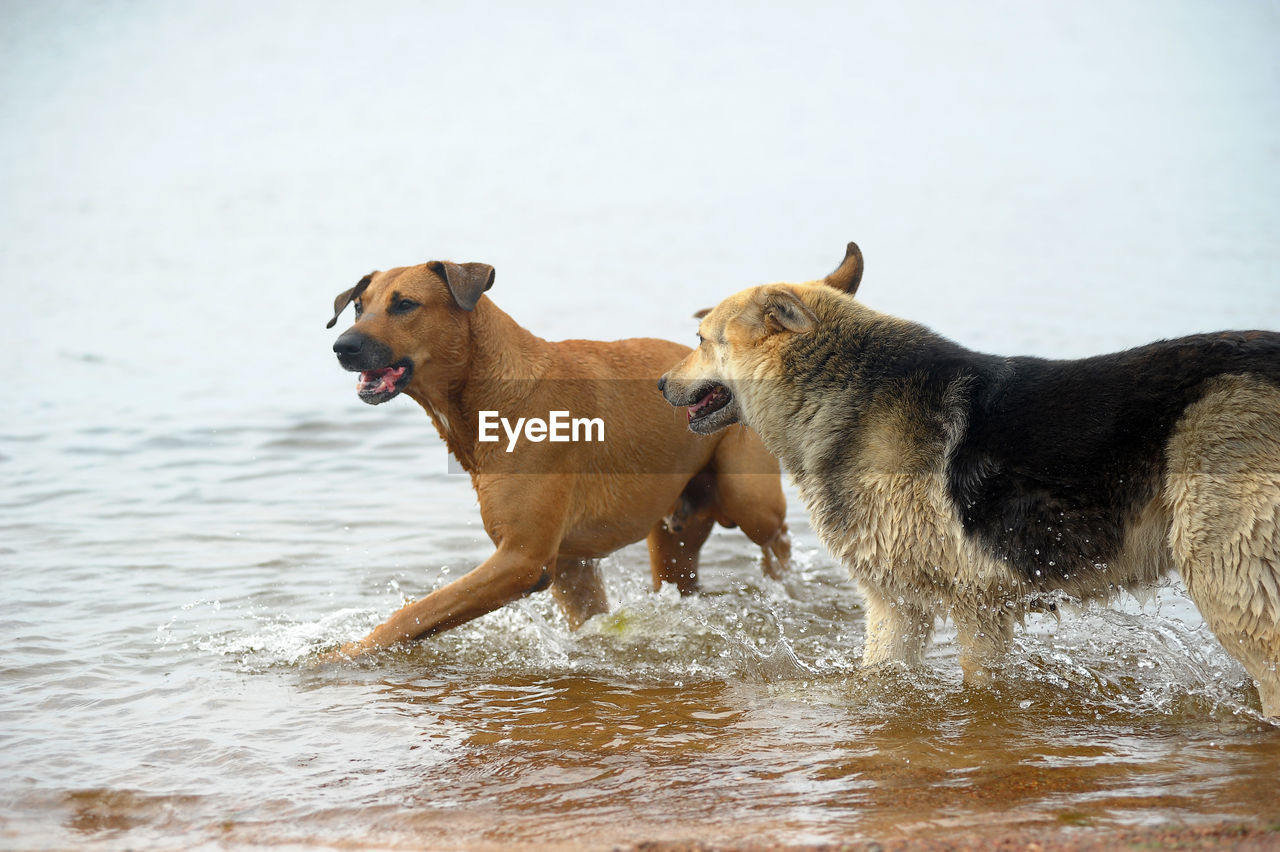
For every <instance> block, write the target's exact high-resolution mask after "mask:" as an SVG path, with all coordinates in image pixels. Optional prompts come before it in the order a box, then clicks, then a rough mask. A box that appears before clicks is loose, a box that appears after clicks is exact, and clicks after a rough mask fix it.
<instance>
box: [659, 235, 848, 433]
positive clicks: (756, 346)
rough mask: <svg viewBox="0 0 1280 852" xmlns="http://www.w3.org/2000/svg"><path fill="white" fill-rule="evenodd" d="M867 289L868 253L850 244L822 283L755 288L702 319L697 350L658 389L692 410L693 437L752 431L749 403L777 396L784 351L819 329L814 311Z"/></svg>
mask: <svg viewBox="0 0 1280 852" xmlns="http://www.w3.org/2000/svg"><path fill="white" fill-rule="evenodd" d="M861 281H862V252H861V251H859V250H858V246H857V245H856V244H854V243H849V246H848V248H847V250H846V252H845V258H844V261H843V262H841V264H840V266H839V267H838V268H837V269H836V271H835V272H832V273H831V274H830V275H828V276H827V277H826V278H824V279H822V280H820V281H811V282H809V283H807V284H766V285H763V286H760V287H752V288H750V289H747V290H743V291H742V292H740V293H735V294H734V295H732V296H730V297H729V298H727V299H725V300H724V301H723V302H721V303H720V304H718V305H716V306H715V307H714V308H711V309H710V310H706V311H699V312H698V314H697V315H696V316H697V317H698V318H700V319H701V323H700V324H699V325H698V348H697V349H695V350H693V352H691V353H689V355H688V356H687V357H686V358H685V359H684V360H683V361H681V362H680V363H679V364H677V365H676V366H674V367H672V368H671V370H669V371H668V372H667V373H666V375H664V376H663V377H662V378H661V379H659V380H658V389H659V390H661V391H662V394H663V396H665V397H666V399H667V402H669V403H671V404H672V405H675V406H687V408H688V415H689V428H690V429H692V430H693V431H694V432H699V433H702V434H704V435H706V434H710V433H712V432H716V431H718V430H720V429H723V428H725V427H726V426H730V425H732V424H734V423H737V422H739V421H743V422H746V423H747V424H748V425H754V424H753V423H752V417H751V414H750V412H751V411H752V410H754V409H756V406H754V405H752V404H751V397H752V395H754V394H760V393H764V394H768V393H771V392H773V391H775V390H776V389H777V383H776V380H775V378H774V377H776V376H777V375H778V369H777V364H778V362H779V361H780V360H781V357H780V349H781V347H782V346H784V345H785V344H786V342H787V340H788V339H789V338H790V337H792V336H794V335H798V334H807V333H808V332H809V331H811V330H812V329H813V328H814V326H816V325H817V324H818V317H817V316H816V315H815V313H814V309H813V307H811V305H810V303H811V302H813V301H815V297H819V299H818V300H820V293H821V292H823V291H825V292H827V293H829V292H830V289H835V290H838V291H840V292H841V293H845V294H848V295H850V296H851V295H853V293H854V292H855V291H856V290H857V289H858V284H859V283H860V282H861ZM757 431H759V430H757Z"/></svg>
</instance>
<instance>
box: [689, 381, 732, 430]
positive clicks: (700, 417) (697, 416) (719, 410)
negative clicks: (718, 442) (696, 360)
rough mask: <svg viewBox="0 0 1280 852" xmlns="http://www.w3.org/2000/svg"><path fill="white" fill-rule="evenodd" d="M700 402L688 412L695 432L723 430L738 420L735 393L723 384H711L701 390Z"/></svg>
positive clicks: (690, 424)
mask: <svg viewBox="0 0 1280 852" xmlns="http://www.w3.org/2000/svg"><path fill="white" fill-rule="evenodd" d="M697 399H698V401H697V402H695V403H693V405H690V406H689V407H688V408H687V409H686V411H687V412H688V415H689V428H690V429H692V430H693V431H695V432H702V433H704V434H705V433H710V432H715V431H716V430H718V429H723V428H724V427H725V426H728V425H730V424H732V423H736V422H737V420H738V413H737V408H738V407H737V404H736V403H737V401H736V400H735V399H734V398H733V393H732V391H730V390H729V389H728V388H727V387H725V386H724V385H721V384H715V383H712V384H709V385H706V386H705V387H703V388H701V389H700V392H699V393H698V397H697Z"/></svg>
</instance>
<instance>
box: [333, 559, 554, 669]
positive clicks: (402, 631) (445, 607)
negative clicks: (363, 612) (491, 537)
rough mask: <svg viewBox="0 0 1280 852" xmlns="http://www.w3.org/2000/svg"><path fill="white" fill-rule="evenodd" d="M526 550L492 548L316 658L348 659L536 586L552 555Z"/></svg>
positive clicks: (481, 611)
mask: <svg viewBox="0 0 1280 852" xmlns="http://www.w3.org/2000/svg"><path fill="white" fill-rule="evenodd" d="M530 552H531V551H527V550H522V549H517V548H514V547H499V548H498V552H497V553H495V554H493V556H491V557H489V558H488V559H486V560H485V561H484V563H483V564H481V565H480V566H479V567H477V568H475V569H473V570H471V571H469V572H467V573H466V574H464V575H463V576H461V577H459V578H458V579H456V580H454V581H453V582H452V583H449V584H448V585H447V586H443V587H441V588H439V589H436V590H435V591H434V592H432V593H431V594H429V595H427V596H426V597H424V598H421V599H419V600H416V601H414V602H413V603H410V604H406V605H405V606H403V607H401V608H400V609H398V610H397V611H396V612H394V613H392V615H391V617H390V618H388V619H387V620H386V621H385V622H383V623H382V624H380V625H378V626H377V627H376V628H374V630H373V632H371V633H370V634H369V635H368V636H366V637H364V638H363V639H361V640H359V641H358V642H349V643H348V644H346V645H344V646H342V648H341V649H339V650H338V651H335V652H333V653H330V654H325V655H323V656H322V657H321V658H320V661H321V662H335V661H340V660H344V659H352V658H355V657H358V656H361V655H363V654H367V653H369V652H370V651H377V650H381V649H383V648H390V647H391V646H392V645H398V644H400V643H402V642H408V641H411V640H413V639H418V638H420V637H423V636H428V635H430V634H432V633H439V632H441V631H442V630H448V629H449V628H451V627H457V626H458V625H459V624H463V623H465V622H468V621H470V620H471V619H473V618H478V617H479V616H482V615H485V614H487V613H490V612H493V611H494V610H495V609H497V608H498V607H500V606H504V605H505V604H508V603H510V602H511V601H514V600H516V599H518V598H522V597H524V596H525V595H527V594H529V593H530V592H533V591H536V590H538V589H539V588H542V587H543V583H544V582H545V578H546V573H545V571H546V566H547V565H548V564H549V563H550V562H551V560H552V558H553V557H552V556H551V555H545V556H529V555H528V554H529V553H530Z"/></svg>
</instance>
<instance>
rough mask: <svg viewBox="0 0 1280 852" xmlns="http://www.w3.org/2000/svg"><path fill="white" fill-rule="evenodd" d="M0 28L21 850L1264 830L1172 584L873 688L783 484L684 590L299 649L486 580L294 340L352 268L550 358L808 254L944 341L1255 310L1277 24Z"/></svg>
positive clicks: (1183, 325)
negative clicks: (394, 272) (754, 540)
mask: <svg viewBox="0 0 1280 852" xmlns="http://www.w3.org/2000/svg"><path fill="white" fill-rule="evenodd" d="M882 5H883V4H872V5H868V6H857V5H844V6H841V7H839V8H834V7H832V8H828V7H826V6H825V5H822V4H812V5H804V4H802V5H800V6H797V7H796V8H794V9H790V7H789V10H788V12H787V13H786V14H785V15H784V14H781V13H778V12H775V11H773V10H771V9H770V8H768V7H766V6H751V5H746V6H744V5H741V4H738V5H735V6H733V7H732V9H716V8H714V7H712V6H699V7H697V8H686V7H684V6H682V5H671V6H663V5H659V6H657V7H655V8H653V9H652V10H649V9H646V12H645V14H644V15H643V16H638V15H637V16H627V15H624V14H622V13H620V12H615V11H607V10H605V9H600V10H586V9H581V8H577V7H574V6H570V5H568V4H565V5H558V4H539V5H538V6H537V9H536V11H535V10H532V9H527V8H525V7H523V6H515V5H512V6H501V7H493V8H489V9H479V8H476V9H470V8H468V9H448V10H446V9H444V8H430V7H423V6H421V5H419V4H404V5H399V4H394V3H388V4H381V5H379V6H378V7H377V8H376V9H374V10H372V11H367V10H365V11H361V12H359V13H357V12H355V11H352V10H350V9H348V8H346V7H345V6H341V5H337V4H335V5H332V6H325V5H320V4H297V5H293V4H288V3H285V4H274V5H272V6H271V7H270V8H258V7H256V6H254V5H250V4H245V5H241V6H231V7H228V6H227V5H226V4H218V5H217V6H216V7H215V6H213V5H210V6H207V7H202V6H198V5H194V6H193V5H182V6H175V5H172V4H163V3H145V2H140V3H105V4H94V5H92V6H78V5H72V4H39V5H33V4H11V5H8V6H6V7H5V8H4V14H3V16H2V17H3V22H2V23H0V48H2V49H3V51H4V55H5V56H6V62H5V65H4V68H3V70H0V191H2V194H0V198H3V199H4V203H3V205H0V224H2V227H0V271H2V272H3V276H2V280H3V281H4V282H5V283H4V285H3V286H4V288H5V290H4V292H5V295H6V297H7V299H6V302H7V307H8V308H9V311H8V314H7V319H8V321H7V323H6V331H5V339H6V343H7V344H8V345H7V346H6V356H7V357H8V359H9V366H10V369H9V376H10V378H9V383H8V385H7V387H8V392H7V393H6V394H5V395H4V401H3V402H0V414H3V417H0V483H3V488H2V489H0V582H2V592H3V593H2V595H0V631H2V635H3V638H4V644H5V648H6V654H5V657H4V661H3V663H0V846H4V847H14V848H64V847H68V846H76V847H87V848H92V847H103V848H120V847H125V846H128V847H130V848H176V847H198V846H228V845H229V846H240V845H264V844H271V845H282V846H286V847H287V846H289V845H295V846H298V847H314V846H342V845H350V844H356V845H359V846H362V847H385V848H397V847H406V846H408V847H415V848H416V847H420V846H423V845H428V846H432V847H434V848H467V849H478V848H498V847H502V848H507V847H509V846H510V845H511V844H523V845H526V846H529V847H533V846H540V845H551V846H561V847H565V848H574V847H581V848H607V847H608V846H610V845H612V844H627V843H636V842H641V841H645V840H662V839H671V840H688V839H702V840H705V841H713V840H714V841H724V842H729V843H731V842H735V841H739V842H746V841H755V840H764V841H768V840H776V841H778V842H782V843H807V842H810V843H820V842H828V841H830V842H835V841H838V840H842V839H849V838H854V839H856V838H874V837H884V836H895V835H899V834H904V833H906V834H912V835H913V836H931V837H938V836H947V834H948V833H949V832H956V831H961V830H978V829H984V828H990V827H991V826H997V827H999V826H1006V827H1009V828H1010V829H1011V830H1012V829H1017V828H1019V827H1024V826H1041V827H1049V828H1053V829H1061V830H1063V831H1078V830H1083V829H1084V828H1087V827H1089V826H1094V827H1104V828H1105V827H1116V826H1142V825H1152V824H1165V823H1193V824H1198V823H1202V822H1216V821H1219V820H1229V821H1240V822H1243V823H1246V824H1249V825H1255V826H1262V827H1266V826H1268V825H1273V824H1275V823H1276V822H1278V821H1280V805H1278V804H1277V801H1276V797H1275V795H1274V789H1275V781H1274V779H1275V772H1276V767H1277V765H1280V732H1278V731H1277V728H1276V727H1275V726H1274V725H1272V724H1269V723H1268V722H1266V721H1265V720H1263V719H1261V718H1260V716H1259V715H1258V705H1257V698H1256V696H1255V695H1254V694H1253V692H1252V690H1251V689H1250V688H1249V686H1248V684H1247V680H1246V678H1245V675H1244V673H1243V671H1242V670H1241V669H1240V667H1239V666H1238V665H1237V664H1235V663H1234V662H1233V661H1232V660H1231V659H1230V658H1229V657H1228V656H1227V655H1226V654H1225V653H1224V652H1223V651H1222V649H1221V648H1220V647H1219V646H1218V645H1217V643H1216V640H1214V639H1213V637H1212V636H1211V635H1210V634H1209V633H1208V631H1207V630H1206V629H1205V627H1204V626H1203V624H1202V622H1201V621H1200V619H1199V617H1198V615H1197V614H1196V613H1195V610H1194V607H1193V606H1192V605H1191V604H1190V603H1189V601H1188V600H1187V599H1186V596H1185V594H1184V593H1183V592H1182V591H1181V589H1180V588H1179V587H1178V586H1177V585H1176V584H1172V585H1170V586H1168V587H1167V588H1162V589H1160V590H1158V591H1157V593H1156V594H1155V595H1154V597H1153V598H1152V599H1151V600H1149V601H1147V602H1145V603H1142V602H1139V601H1136V600H1133V599H1128V598H1126V599H1124V600H1122V601H1121V602H1120V603H1119V604H1118V606H1117V607H1116V608H1115V609H1113V610H1101V609H1090V610H1087V611H1085V612H1083V613H1075V614H1069V615H1067V616H1065V617H1064V618H1063V620H1062V622H1061V623H1058V622H1057V621H1055V620H1053V619H1051V618H1047V617H1038V618H1036V619H1033V620H1032V621H1031V622H1030V623H1029V624H1028V629H1027V630H1026V631H1024V632H1023V633H1021V634H1020V637H1019V639H1018V642H1017V645H1016V647H1015V650H1014V653H1013V655H1012V656H1011V659H1010V661H1009V675H1008V677H1006V678H1005V679H1004V680H1003V681H1002V682H1001V684H1000V685H999V686H997V687H996V688H994V689H990V690H982V689H975V688H971V687H966V686H964V685H963V684H962V683H961V682H960V678H959V674H958V667H957V665H956V659H955V646H954V643H953V642H952V641H951V638H952V635H953V634H952V633H951V631H950V630H949V628H946V627H944V628H943V629H942V631H941V632H940V634H939V642H938V643H937V644H936V645H935V646H934V648H933V649H932V651H931V652H930V656H929V663H930V666H929V667H928V668H927V669H926V670H924V671H919V672H901V671H889V672H879V673H870V672H863V671H861V670H859V669H858V667H857V660H858V658H859V655H860V652H861V647H862V628H863V625H862V621H861V619H862V611H861V608H860V601H859V598H858V595H857V592H856V590H855V589H854V588H853V586H852V585H851V584H850V583H849V581H848V580H847V578H846V577H845V575H844V573H843V570H842V569H841V568H840V567H839V566H837V565H835V564H833V563H832V561H831V559H830V557H829V556H828V555H827V554H826V553H825V552H824V551H823V550H822V549H821V547H820V546H819V545H818V543H817V541H816V540H815V537H814V536H813V533H812V531H811V530H810V529H809V527H808V525H807V522H806V520H805V517H804V513H803V511H802V508H801V507H800V506H799V503H798V500H797V499H796V497H795V495H794V493H791V494H790V501H791V505H790V509H791V517H790V524H791V527H792V529H793V531H794V533H795V538H796V542H797V552H798V558H797V565H796V570H795V571H794V573H793V574H792V575H791V576H790V577H788V578H787V579H786V580H785V581H783V582H781V583H778V582H773V581H769V580H766V579H765V578H763V577H762V575H761V572H760V569H759V565H758V560H757V556H756V555H755V554H754V553H753V552H752V548H751V547H750V546H749V545H747V543H746V542H745V541H744V540H743V539H742V537H741V536H740V535H738V534H736V533H732V532H729V531H721V532H717V533H716V534H715V535H714V536H713V538H712V539H711V541H710V542H709V543H708V545H707V548H706V549H705V550H704V586H705V591H704V594H702V595H700V596H699V597H696V598H692V599H685V600H681V599H679V598H678V596H676V595H674V594H673V593H671V592H670V591H669V590H668V591H667V592H664V593H662V594H658V595H654V594H652V593H650V592H649V591H648V589H647V580H646V579H645V577H646V575H647V558H646V556H645V554H644V551H643V549H642V548H639V547H630V548H627V549H624V550H622V551H620V552H619V553H617V554H615V555H614V556H612V557H610V558H609V559H608V560H607V561H606V563H605V579H606V584H607V586H608V591H609V595H610V599H611V601H612V603H613V606H614V611H613V612H612V613H611V614H610V615H609V616H605V617H601V618H597V619H595V620H594V621H592V622H591V623H589V624H588V625H587V626H586V627H585V628H583V630H582V631H580V632H578V633H576V634H571V633H569V632H568V630H567V629H566V626H565V624H564V622H563V619H562V618H561V616H560V615H559V614H558V612H556V611H555V609H554V607H553V606H552V605H551V603H550V601H549V600H547V599H545V598H544V597H535V598H531V599H529V600H526V601H523V602H521V603H519V604H516V605H514V606H511V607H508V608H506V609H504V610H502V611H499V612H497V613H494V614H492V615H490V616H487V617H485V618H484V619H481V620H479V621H477V622H473V623H472V624H469V625H467V626H465V627H463V628H460V629H458V630H455V631H453V632H450V633H447V634H445V635H442V636H440V637H437V638H435V639H432V640H429V641H427V642H424V643H421V644H419V645H416V646H414V647H413V648H410V649H406V650H399V651H395V652H392V653H389V654H386V655H383V656H380V657H378V658H376V659H373V660H370V661H368V662H367V663H362V664H358V665H348V666H329V667H313V666H310V665H308V660H309V658H310V656H311V655H312V654H313V653H314V652H315V651H317V650H319V649H322V648H329V647H333V646H334V645H336V644H338V643H340V642H342V641H344V640H346V639H350V638H353V637H357V636H359V635H362V634H363V632H364V631H366V630H367V629H368V628H369V627H370V626H372V625H373V624H375V623H377V622H378V621H379V620H380V619H381V618H383V617H385V615H387V614H388V613H389V612H390V611H392V610H393V609H395V608H396V607H397V606H398V605H399V604H400V603H401V602H402V601H403V600H405V599H407V598H411V597H416V596H418V595H421V594H424V593H426V592H427V591H429V590H431V589H432V588H434V587H436V586H437V585H439V584H441V583H443V582H445V581H447V580H448V579H451V578H453V577H456V576H458V575H459V574H460V573H462V572H464V571H466V570H468V569H469V568H470V567H471V566H472V565H474V564H476V563H478V562H479V561H480V560H482V559H483V558H485V557H486V556H487V555H488V553H489V543H488V541H487V539H485V537H484V535H483V531H482V530H481V527H480V523H479V515H478V510H477V507H476V501H475V498H474V495H473V493H472V492H471V489H470V485H469V482H468V481H467V479H466V478H465V477H461V476H456V475H450V474H449V473H448V472H447V471H448V463H447V457H446V455H445V452H444V449H443V447H442V446H441V444H440V443H439V441H438V440H437V439H436V437H435V436H434V434H433V432H432V430H431V428H430V426H429V424H428V423H427V420H426V418H425V416H424V415H423V414H422V413H421V412H420V411H418V410H417V409H416V408H415V407H414V406H413V405H412V404H411V403H410V402H409V401H407V400H397V401H395V402H393V403H390V404H388V405H385V406H381V407H379V408H376V409H375V408H369V407H367V406H364V405H362V404H361V403H359V402H358V401H357V400H356V398H355V394H354V388H353V383H352V379H351V376H350V375H348V374H345V373H342V372H341V371H340V370H338V368H337V367H336V365H335V364H333V363H332V356H331V354H330V352H329V346H330V344H331V342H332V338H333V336H334V334H333V332H327V331H325V329H324V328H323V325H324V322H325V321H326V320H327V319H328V309H329V305H330V302H331V300H332V297H333V296H334V295H335V294H336V293H337V292H338V291H340V290H342V289H345V288H346V287H348V286H350V285H351V284H352V283H353V282H354V281H355V280H356V279H357V278H358V277H359V276H360V275H362V274H363V273H365V272H367V271H369V270H370V269H371V268H374V267H388V266H392V265H397V264H402V263H411V262H415V261H418V260H424V259H427V258H429V257H451V258H454V259H458V260H483V261H487V262H490V263H493V264H494V265H495V266H496V267H497V269H498V279H497V284H496V285H495V289H494V291H493V296H494V298H495V300H496V301H498V303H499V304H500V305H502V306H503V307H504V308H505V309H507V310H508V311H509V312H510V313H512V314H513V315H514V316H515V317H516V318H517V319H518V320H520V321H521V322H523V323H524V324H525V325H527V326H529V327H530V328H533V329H534V330H535V331H537V332H539V333H541V334H543V335H544V336H547V337H549V338H553V339H554V338H558V337H573V336H591V337H600V338H611V337H621V336H628V335H657V336H665V337H671V338H674V339H681V340H688V339H690V338H691V336H692V323H691V321H689V320H688V319H687V317H688V316H689V314H691V313H692V312H693V311H694V310H696V309H698V308H701V307H705V306H707V305H708V304H710V303H712V302H714V301H715V300H716V299H717V298H718V297H719V296H721V295H723V294H725V293H727V292H729V291H731V290H733V289H737V288H739V287H742V286H745V285H747V284H751V283H757V282H760V281H764V280H776V279H785V278H791V279H796V278H805V277H814V276H818V275H821V274H824V273H825V272H827V271H829V270H830V269H831V268H832V267H834V265H835V264H836V262H837V261H838V260H839V258H840V257H841V255H842V253H843V246H844V244H845V242H846V241H847V240H849V239H856V240H858V241H859V243H860V244H861V245H862V247H863V249H864V251H865V252H866V255H867V261H868V272H867V277H866V280H865V282H864V285H863V288H862V289H863V297H864V298H866V299H867V301H868V302H869V303H871V304H872V305H873V306H875V307H877V308H880V309H883V310H888V311H891V312H896V313H900V314H904V315H907V316H911V317H913V318H916V319H920V320H922V321H925V322H927V323H929V324H931V325H932V326H934V327H935V328H937V329H939V330H941V331H943V332H944V333H946V334H949V335H951V336H953V337H955V338H957V339H959V340H961V341H962V342H965V343H967V344H969V345H971V346H974V347H976V348H982V349H987V350H1000V351H1006V352H1014V351H1017V352H1027V353H1032V354H1041V355H1049V356H1072V355H1083V354H1087V353H1093V352H1100V351H1106V350H1110V349H1116V348H1120V347H1123V346H1128V345H1135V344H1138V343H1142V342H1146V341H1148V340H1151V339H1155V338H1158V337H1167V336H1173V335H1177V334H1182V333H1188V332H1192V331H1198V330H1207V329H1213V328H1226V327H1272V328H1275V327H1277V326H1280V287H1277V285H1276V281H1277V280H1278V278H1280V276H1278V275H1277V272H1280V249H1278V248H1277V246H1276V243H1275V239H1274V235H1275V234H1276V233H1278V232H1280V201H1278V199H1280V168H1278V166H1280V162H1277V158H1280V152H1278V151H1277V149H1276V147H1275V144H1274V140H1275V138H1277V137H1276V133H1277V130H1278V129H1280V90H1277V88H1276V80H1280V73H1278V72H1280V67H1277V66H1278V65H1280V59H1278V58H1277V55H1276V53H1275V51H1274V44H1275V43H1276V36H1277V34H1278V33H1280V16H1277V13H1276V11H1275V10H1274V9H1273V8H1272V7H1271V6H1270V5H1268V4H1264V3H1258V4H1248V3H1245V4H1233V5H1232V7H1230V8H1223V9H1213V8H1205V7H1203V6H1202V5H1201V4H1176V3H1175V4H1168V3H1160V4H1149V5H1148V4H1137V5H1131V6H1128V7H1126V8H1124V9H1116V8H1113V6H1114V4H1090V3H1082V4H1072V5H1071V7H1070V8H1069V9H1059V10H1045V9H1028V8H1022V7H1020V6H1010V7H1008V8H1005V9H1002V10H999V11H993V10H992V9H991V7H989V6H988V5H986V4H982V5H980V6H975V7H973V8H965V7H964V6H963V4H961V5H956V4H948V5H946V6H945V7H937V8H935V7H932V6H925V5H919V6H911V5H898V6H895V7H893V8H892V9H886V8H882V7H881V6H882Z"/></svg>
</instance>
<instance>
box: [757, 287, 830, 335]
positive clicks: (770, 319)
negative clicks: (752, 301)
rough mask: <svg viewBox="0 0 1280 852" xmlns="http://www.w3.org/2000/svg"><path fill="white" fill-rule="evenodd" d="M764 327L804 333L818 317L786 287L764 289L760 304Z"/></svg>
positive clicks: (772, 329) (770, 329) (812, 325)
mask: <svg viewBox="0 0 1280 852" xmlns="http://www.w3.org/2000/svg"><path fill="white" fill-rule="evenodd" d="M760 316H761V319H763V321H764V325H765V328H767V329H768V330H769V331H772V332H778V331H790V332H792V333H794V334H804V333H805V332H807V331H810V330H811V329H812V328H813V327H814V326H815V325H817V324H818V317H817V315H816V314H814V312H813V311H812V310H810V308H809V306H808V305H806V304H805V303H804V302H802V301H800V297H799V296H797V295H796V294H795V293H793V292H792V291H791V290H789V289H787V288H786V287H778V288H776V289H769V290H767V291H765V294H764V298H763V299H762V300H761V304H760Z"/></svg>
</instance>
